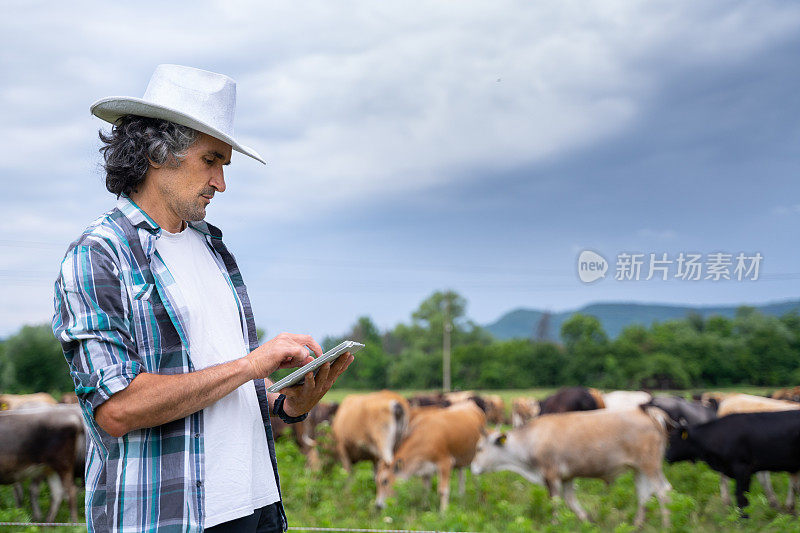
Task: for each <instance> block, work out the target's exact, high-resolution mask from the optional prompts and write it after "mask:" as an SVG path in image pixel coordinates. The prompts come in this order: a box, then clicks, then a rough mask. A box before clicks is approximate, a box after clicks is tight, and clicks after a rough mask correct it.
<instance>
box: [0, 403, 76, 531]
mask: <svg viewBox="0 0 800 533" xmlns="http://www.w3.org/2000/svg"><path fill="white" fill-rule="evenodd" d="M82 437H83V423H82V421H81V415H80V412H79V410H78V409H76V408H75V406H49V405H45V406H42V407H29V408H22V409H19V408H18V409H15V410H12V411H5V412H2V413H0V484H4V485H5V484H12V483H17V482H19V481H21V480H22V479H27V478H29V477H30V478H32V481H31V487H30V490H31V500H32V501H31V506H32V508H33V514H34V519H36V520H38V519H39V517H40V516H41V510H40V509H39V502H38V494H39V482H40V481H41V480H42V479H44V478H47V480H48V484H49V485H50V510H49V511H48V513H47V521H48V522H52V521H53V520H54V519H55V516H56V513H57V512H58V508H59V507H60V505H61V501H62V499H63V497H64V492H65V491H66V493H67V497H68V500H69V510H70V519H71V520H72V521H73V522H75V521H76V520H77V507H76V498H75V492H76V491H75V482H74V475H75V464H76V458H77V456H78V455H79V454H83V453H84V450H81V449H79V446H80V444H79V443H80V442H82V441H81V439H82Z"/></svg>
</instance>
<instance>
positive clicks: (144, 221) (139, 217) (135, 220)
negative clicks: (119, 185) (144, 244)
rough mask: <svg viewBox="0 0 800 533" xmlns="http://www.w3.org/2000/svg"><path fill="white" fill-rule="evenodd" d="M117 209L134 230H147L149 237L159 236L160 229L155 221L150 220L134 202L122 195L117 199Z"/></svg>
mask: <svg viewBox="0 0 800 533" xmlns="http://www.w3.org/2000/svg"><path fill="white" fill-rule="evenodd" d="M117 209H119V210H120V211H121V212H122V214H123V215H125V217H126V218H127V219H128V220H129V221H130V223H131V224H132V225H133V227H135V228H139V229H144V230H147V231H148V232H149V233H150V234H151V235H155V236H156V237H159V236H160V235H161V227H160V226H159V225H158V224H156V221H155V220H153V219H152V218H150V215H148V214H147V213H145V212H144V210H143V209H142V208H141V207H139V206H138V205H136V202H134V201H133V200H131V199H130V198H128V197H127V196H125V195H124V194H123V195H121V196H120V197H119V198H117Z"/></svg>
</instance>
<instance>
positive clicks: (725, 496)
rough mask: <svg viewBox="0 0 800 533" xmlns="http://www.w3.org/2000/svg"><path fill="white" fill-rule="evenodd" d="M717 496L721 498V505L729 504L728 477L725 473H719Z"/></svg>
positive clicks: (729, 489)
mask: <svg viewBox="0 0 800 533" xmlns="http://www.w3.org/2000/svg"><path fill="white" fill-rule="evenodd" d="M719 497H720V498H722V505H726V506H727V505H730V504H731V488H730V479H729V478H728V476H726V475H725V474H720V475H719Z"/></svg>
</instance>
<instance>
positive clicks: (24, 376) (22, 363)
mask: <svg viewBox="0 0 800 533" xmlns="http://www.w3.org/2000/svg"><path fill="white" fill-rule="evenodd" d="M3 344H4V350H5V356H4V359H5V364H4V366H5V367H6V368H4V371H3V378H4V379H3V390H5V391H8V392H13V393H30V392H51V393H63V392H66V391H70V390H73V389H74V384H73V383H72V379H71V378H70V376H69V369H68V366H67V362H66V360H65V359H64V354H63V352H62V351H61V345H60V344H59V342H58V341H57V340H56V339H55V337H54V336H53V331H52V330H51V329H50V325H49V324H41V325H37V326H23V327H22V329H20V330H19V332H17V333H16V334H14V335H12V336H11V337H9V338H8V339H7V340H6V342H5V343H3Z"/></svg>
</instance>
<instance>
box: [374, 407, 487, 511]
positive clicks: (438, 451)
mask: <svg viewBox="0 0 800 533" xmlns="http://www.w3.org/2000/svg"><path fill="white" fill-rule="evenodd" d="M485 425H486V416H485V415H484V414H483V411H482V410H481V409H480V408H478V406H476V405H475V404H473V403H472V402H460V403H458V404H456V405H452V406H450V407H446V408H427V409H424V410H421V411H418V412H417V414H416V415H415V416H414V418H413V419H412V421H411V423H410V424H409V427H408V434H407V436H406V438H405V439H403V441H402V442H401V443H400V446H399V448H398V449H397V453H395V456H394V461H393V462H391V463H385V462H381V464H380V466H379V467H378V474H377V476H376V483H377V485H378V498H377V500H376V501H375V505H377V506H378V507H379V508H383V507H384V506H385V505H386V498H388V497H390V496H392V494H393V491H394V482H395V479H408V478H409V477H411V476H415V475H416V476H422V477H423V478H424V479H425V481H426V484H427V485H428V487H430V480H431V477H432V476H433V475H434V474H436V473H438V475H439V501H440V510H441V511H444V510H445V509H447V504H448V501H449V499H450V472H451V471H452V469H453V468H454V467H455V468H458V469H460V472H459V475H460V477H459V493H460V494H461V495H463V494H464V473H465V471H464V468H465V467H468V466H469V465H470V463H471V462H472V458H473V457H474V456H475V446H476V445H477V443H478V440H479V439H480V437H481V431H482V430H483V428H484V427H485Z"/></svg>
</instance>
